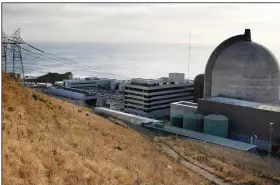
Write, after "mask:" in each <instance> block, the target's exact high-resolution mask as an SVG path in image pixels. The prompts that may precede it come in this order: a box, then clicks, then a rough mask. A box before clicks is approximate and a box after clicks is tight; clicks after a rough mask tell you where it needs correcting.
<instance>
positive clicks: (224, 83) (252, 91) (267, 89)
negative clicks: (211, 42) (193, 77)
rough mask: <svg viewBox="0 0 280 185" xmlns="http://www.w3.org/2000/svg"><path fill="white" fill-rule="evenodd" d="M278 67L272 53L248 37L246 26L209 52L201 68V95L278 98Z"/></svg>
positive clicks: (271, 99)
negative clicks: (242, 32)
mask: <svg viewBox="0 0 280 185" xmlns="http://www.w3.org/2000/svg"><path fill="white" fill-rule="evenodd" d="M279 71H280V67H279V63H278V61H277V59H276V58H275V56H274V55H273V54H272V53H271V52H270V51H269V50H268V49H267V48H266V47H264V46H262V45H260V44H258V43H255V42H253V41H252V40H251V33H250V30H249V29H246V30H245V33H244V34H241V35H236V36H233V37H231V38H229V39H227V40H225V41H224V42H222V43H221V44H220V45H218V47H217V48H216V49H215V50H214V51H213V52H212V54H211V56H210V58H209V60H208V63H207V65H206V69H205V82H204V97H205V98H207V97H213V96H221V97H228V98H233V99H241V100H247V101H253V102H261V103H271V102H275V101H279V94H280V93H279V86H280V72H279Z"/></svg>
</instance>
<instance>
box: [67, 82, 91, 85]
mask: <svg viewBox="0 0 280 185" xmlns="http://www.w3.org/2000/svg"><path fill="white" fill-rule="evenodd" d="M83 84H87V85H90V84H96V82H84V83H83V82H72V83H70V84H69V85H83Z"/></svg>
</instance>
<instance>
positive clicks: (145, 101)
mask: <svg viewBox="0 0 280 185" xmlns="http://www.w3.org/2000/svg"><path fill="white" fill-rule="evenodd" d="M188 96H192V94H190V95H178V96H173V97H168V98H161V99H157V100H141V99H138V98H131V97H129V98H128V97H125V98H124V99H125V100H128V99H130V100H135V101H141V102H144V103H152V102H156V101H162V100H174V99H176V98H182V99H184V98H186V97H188Z"/></svg>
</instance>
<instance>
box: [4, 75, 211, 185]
mask: <svg viewBox="0 0 280 185" xmlns="http://www.w3.org/2000/svg"><path fill="white" fill-rule="evenodd" d="M2 93H3V94H2V97H3V104H2V133H3V138H2V147H3V150H2V159H3V160H2V162H3V163H2V164H3V169H2V171H3V174H2V175H3V176H2V178H3V179H2V180H3V184H5V185H13V184H20V185H25V184H26V185H27V184H28V185H33V184H34V185H47V184H52V185H62V184H63V185H65V184H71V185H89V184H98V185H100V184H108V185H114V184H133V183H134V181H135V180H136V174H137V172H139V182H140V184H141V185H144V184H147V185H148V184H170V185H171V184H172V185H174V184H178V185H179V184H182V185H186V184H194V185H197V184H208V183H209V182H208V181H206V180H205V179H203V178H202V177H201V176H198V175H197V174H194V173H192V172H190V171H188V170H186V169H185V168H184V167H183V166H182V165H180V164H178V163H176V162H174V161H171V160H170V159H169V158H168V157H166V156H165V155H163V154H161V153H160V152H159V151H157V150H156V149H155V147H153V145H152V144H151V143H150V141H148V140H146V139H144V138H143V137H141V135H140V134H138V133H136V132H133V131H131V130H129V129H126V128H123V127H121V126H117V125H115V124H114V123H112V122H110V121H109V120H106V119H104V118H101V117H99V116H97V115H95V114H93V113H91V112H89V110H87V109H85V108H82V107H77V106H74V105H72V104H70V103H67V102H63V101H60V100H57V99H54V98H50V97H47V96H45V95H42V94H37V93H35V92H34V91H32V90H29V89H26V88H23V87H22V86H20V85H19V84H18V83H17V82H16V81H14V80H11V79H10V78H8V77H7V75H5V74H4V75H3V76H2ZM34 94H36V95H34ZM34 96H36V97H37V98H35V97H34ZM168 166H170V167H171V168H172V169H170V168H169V167H168Z"/></svg>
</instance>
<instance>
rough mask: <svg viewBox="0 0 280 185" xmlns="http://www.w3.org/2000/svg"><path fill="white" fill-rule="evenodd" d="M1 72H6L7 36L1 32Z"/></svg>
mask: <svg viewBox="0 0 280 185" xmlns="http://www.w3.org/2000/svg"><path fill="white" fill-rule="evenodd" d="M1 36H2V58H1V59H2V71H5V72H7V55H8V44H7V41H8V36H7V35H6V34H5V33H4V32H3V31H2V35H1Z"/></svg>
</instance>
